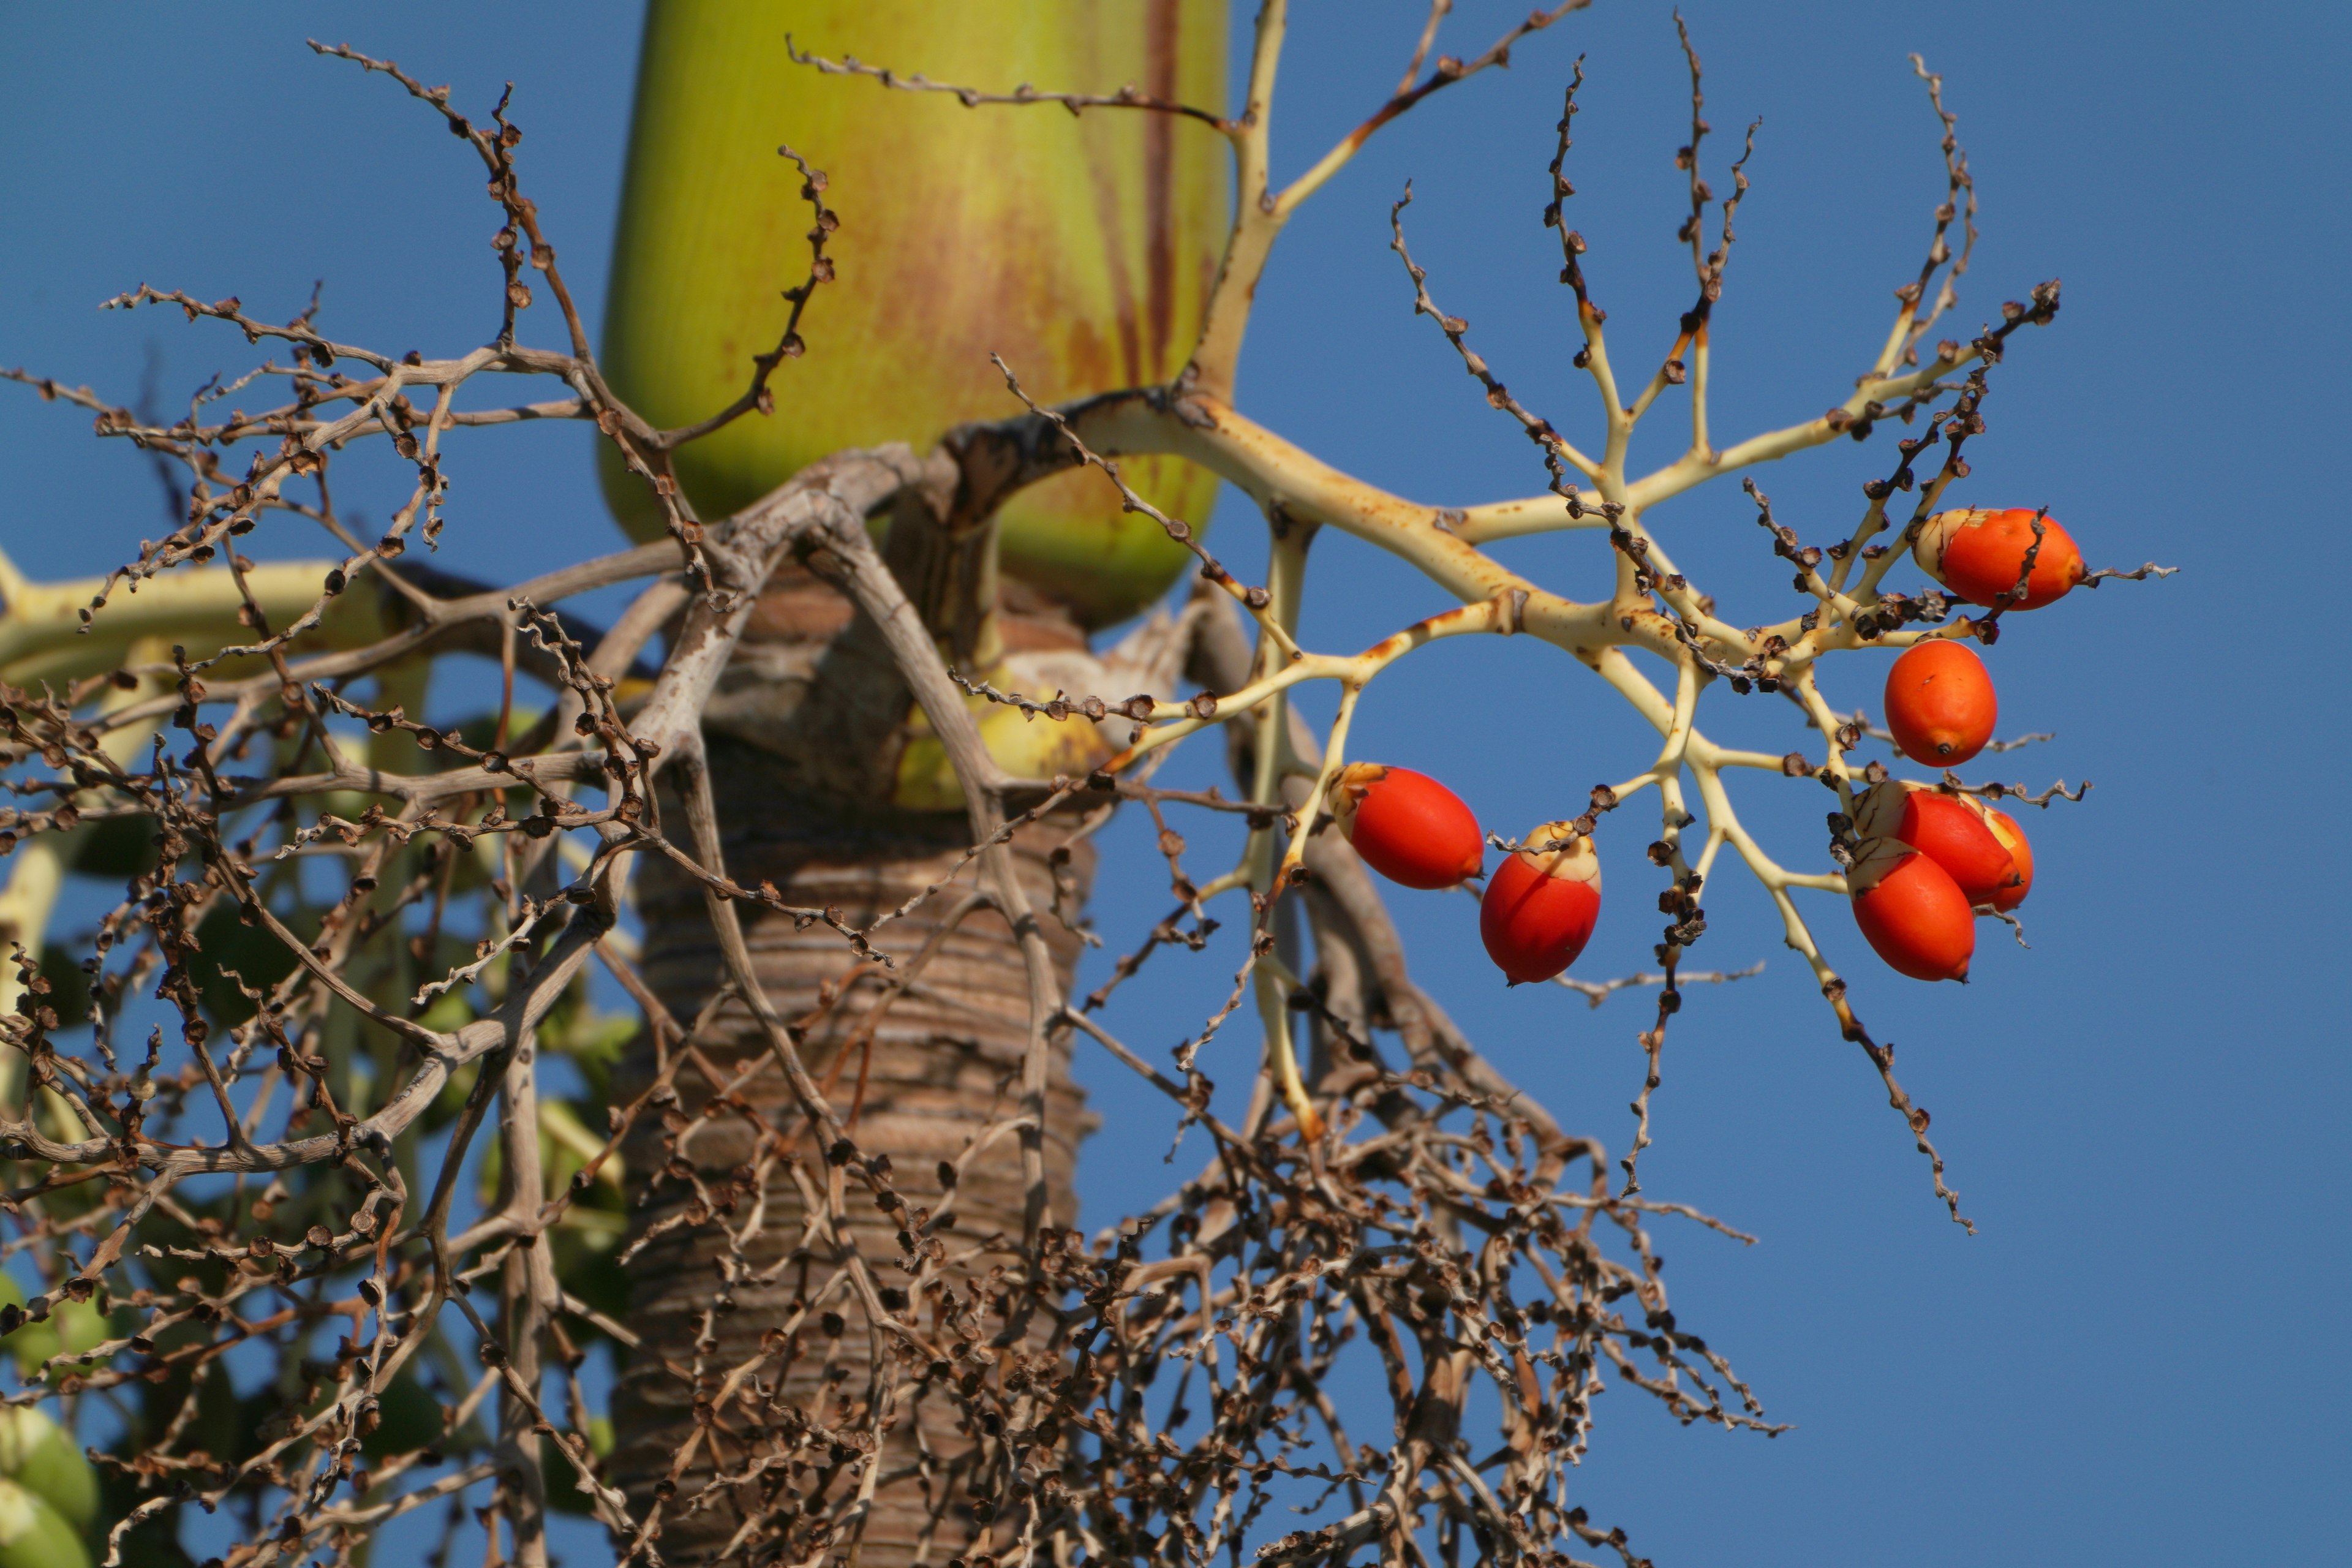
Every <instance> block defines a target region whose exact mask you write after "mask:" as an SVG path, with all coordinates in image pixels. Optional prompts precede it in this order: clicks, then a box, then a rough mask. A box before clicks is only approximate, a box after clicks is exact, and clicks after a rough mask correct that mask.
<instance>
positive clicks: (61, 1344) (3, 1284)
mask: <svg viewBox="0 0 2352 1568" xmlns="http://www.w3.org/2000/svg"><path fill="white" fill-rule="evenodd" d="M24 1305H25V1292H24V1289H22V1287H20V1286H18V1285H17V1283H16V1279H15V1277H14V1276H12V1275H9V1274H5V1273H0V1307H16V1308H19V1309H21V1308H22V1307H23V1306H24ZM112 1332H113V1329H112V1326H111V1325H110V1324H109V1323H108V1322H107V1321H106V1314H105V1313H103V1312H101V1311H100V1310H98V1304H97V1303H96V1302H94V1301H76V1300H62V1301H58V1302H57V1303H56V1304H55V1305H54V1306H52V1307H51V1308H50V1309H49V1315H48V1316H47V1318H44V1319H42V1320H41V1321H38V1322H35V1321H32V1320H30V1319H27V1320H26V1321H24V1322H23V1323H22V1324H21V1325H20V1326H19V1327H18V1328H17V1330H16V1332H15V1333H13V1334H10V1335H8V1336H7V1341H6V1343H7V1348H8V1353H9V1354H10V1355H11V1356H12V1357H14V1358H15V1359H16V1372H17V1373H18V1375H19V1376H23V1377H28V1378H29V1377H31V1376H32V1375H33V1374H34V1373H35V1372H37V1370H39V1368H40V1365H41V1363H43V1362H45V1361H47V1360H48V1359H49V1358H50V1357H51V1356H56V1355H79V1354H80V1353H81V1352H84V1351H86V1350H89V1349H91V1348H92V1347H94V1346H97V1345H100V1344H102V1343H104V1342H106V1340H107V1339H108V1337H109V1336H110V1334H111V1333H112Z"/></svg>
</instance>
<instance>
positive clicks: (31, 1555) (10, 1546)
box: [0, 1480, 89, 1568]
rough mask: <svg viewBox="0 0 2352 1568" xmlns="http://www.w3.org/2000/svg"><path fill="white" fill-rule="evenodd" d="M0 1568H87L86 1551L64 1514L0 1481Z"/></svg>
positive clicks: (13, 1484) (14, 1483)
mask: <svg viewBox="0 0 2352 1568" xmlns="http://www.w3.org/2000/svg"><path fill="white" fill-rule="evenodd" d="M0 1568H89V1552H88V1551H87V1550H86V1549H85V1548H84V1547H83V1545H82V1543H81V1535H80V1533H79V1531H76V1530H75V1529H74V1527H73V1526H72V1525H71V1524H68V1522H67V1521H66V1517H65V1515H63V1514H61V1513H59V1512H58V1510H56V1509H54V1508H52V1507H50V1506H49V1504H48V1503H47V1502H46V1501H44V1500H42V1499H41V1498H40V1497H39V1496H38V1495H37V1493H35V1492H33V1491H31V1490H28V1489H26V1488H24V1487H20V1486H18V1485H17V1484H16V1482H14V1481H6V1480H0Z"/></svg>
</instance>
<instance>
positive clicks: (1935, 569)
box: [1911, 507, 2084, 610]
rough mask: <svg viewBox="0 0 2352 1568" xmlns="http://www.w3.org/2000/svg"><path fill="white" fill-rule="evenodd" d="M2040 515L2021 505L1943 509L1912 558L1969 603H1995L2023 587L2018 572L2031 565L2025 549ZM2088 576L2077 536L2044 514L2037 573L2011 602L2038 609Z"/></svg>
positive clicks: (1924, 531) (1923, 529) (1925, 528)
mask: <svg viewBox="0 0 2352 1568" xmlns="http://www.w3.org/2000/svg"><path fill="white" fill-rule="evenodd" d="M2037 515H2039V514H2037V513H2035V512H2033V511H2031V510H2026V509H2024V508H2021V507H2008V508H2004V509H2002V510H1997V511H1996V510H1987V509H1985V508H1982V507H1976V508H1962V509H1960V510H1956V511H1939V512H1937V514H1936V515H1935V516H1933V517H1931V518H1929V519H1928V520H1927V522H1926V524H1925V525H1924V526H1922V527H1921V528H1920V530H1919V540H1918V542H1917V543H1916V544H1914V545H1912V547H1911V558H1912V559H1913V560H1915V561H1916V562H1918V563H1919V565H1920V566H1921V568H1922V569H1923V570H1925V571H1926V572H1927V575H1928V576H1930V577H1933V578H1934V579H1935V580H1936V581H1937V582H1938V583H1941V584H1943V585H1944V586H1945V587H1947V588H1949V589H1950V590H1951V591H1952V592H1953V593H1955V594H1957V595H1959V596H1960V597H1961V598H1963V599H1966V600H1968V601H1969V603H1970V604H1972V605H1991V604H1992V603H1993V601H1994V600H1996V599H1998V598H2000V596H2001V595H2004V594H2014V593H2016V592H2017V578H2018V574H2020V573H2021V572H2023V571H2024V570H2025V552H2027V551H2028V550H2030V549H2032V547H2033V520H2034V518H2035V517H2036V516H2037ZM2083 578H2084V570H2083V552H2082V551H2080V550H2079V549H2077V548H2075V545H2074V538H2073V536H2072V535H2070V534H2069V533H2067V531H2065V530H2064V529H2063V528H2061V527H2059V526H2058V524H2057V522H2056V521H2054V520H2053V519H2051V518H2049V517H2043V518H2042V549H2041V551H2040V552H2038V553H2037V554H2035V556H2034V557H2033V574H2032V576H2030V577H2028V578H2026V580H2025V597H2024V598H2022V599H2020V600H2017V601H2015V602H2014V603H2013V604H2012V605H2011V608H2012V609H2019V610H2038V609H2040V608H2041V607H2042V605H2047V604H2050V603H2052V602H2053V601H2054V600H2058V599H2063V598H2064V597H2065V596H2066V595H2067V594H2068V592H2069V591H2071V590H2072V589H2073V588H2074V584H2077V583H2079V582H2081V581H2082V580H2083Z"/></svg>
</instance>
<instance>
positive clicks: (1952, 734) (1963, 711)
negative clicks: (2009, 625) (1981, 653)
mask: <svg viewBox="0 0 2352 1568" xmlns="http://www.w3.org/2000/svg"><path fill="white" fill-rule="evenodd" d="M1999 717H2000V698H1999V697H1998V696H1996V695H1995V694H1994V691H1993V689H1992V677H1991V676H1990V675H1988V674H1986V673H1985V667H1984V660H1982V659H1980V658H1978V657H1977V656H1976V655H1975V653H1973V652H1972V651H1970V650H1969V649H1968V648H1966V647H1961V646H1960V645H1959V644H1958V643H1956V642H1952V641H1949V640H1948V639H1945V638H1940V637H1939V638H1937V640H1936V641H1934V642H1923V643H1920V644H1918V645H1916V647H1911V648H1908V649H1906V651H1905V652H1904V654H1903V657H1902V658H1898V659H1896V660H1895V668H1892V669H1890V670H1888V671H1887V672H1886V727H1887V728H1888V729H1889V730H1892V731H1895V747H1896V748H1897V749H1898V750H1900V751H1901V752H1902V753H1903V754H1904V755H1905V756H1906V757H1908V758H1910V759H1911V760H1912V761H1913V762H1915V763H1935V764H1939V765H1941V766H1944V767H1951V766H1955V765H1957V764H1958V763H1965V762H1967V761H1968V760H1969V758H1970V757H1973V756H1975V755H1976V754H1977V753H1978V752H1981V751H1983V750H1984V747H1985V742H1987V741H1990V740H1991V739H1992V726H1993V721H1995V720H1996V719H1998V718H1999Z"/></svg>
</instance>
